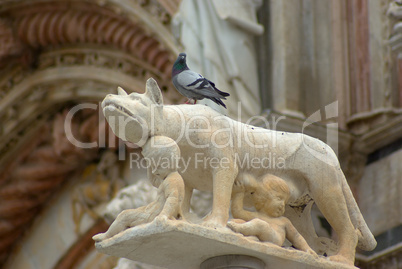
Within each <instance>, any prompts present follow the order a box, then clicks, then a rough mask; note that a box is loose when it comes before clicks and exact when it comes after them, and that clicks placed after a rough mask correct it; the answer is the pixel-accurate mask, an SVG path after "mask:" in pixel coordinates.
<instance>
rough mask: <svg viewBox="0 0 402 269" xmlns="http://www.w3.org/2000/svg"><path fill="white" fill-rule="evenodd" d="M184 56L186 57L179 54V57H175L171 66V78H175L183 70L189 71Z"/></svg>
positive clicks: (183, 54)
mask: <svg viewBox="0 0 402 269" xmlns="http://www.w3.org/2000/svg"><path fill="white" fill-rule="evenodd" d="M186 56H187V55H186V54H185V53H180V54H179V56H178V57H177V59H176V61H175V62H174V64H173V68H172V77H174V76H176V75H177V74H180V73H181V72H182V71H184V70H189V68H188V67H187V63H186Z"/></svg>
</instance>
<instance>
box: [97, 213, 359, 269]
mask: <svg viewBox="0 0 402 269" xmlns="http://www.w3.org/2000/svg"><path fill="white" fill-rule="evenodd" d="M96 248H97V250H98V251H100V252H102V253H106V254H109V255H113V256H117V257H124V258H128V259H131V260H136V261H140V262H144V263H148V264H152V265H156V266H162V267H166V268H175V269H179V268H183V269H191V268H199V266H200V264H201V263H202V262H203V261H205V260H206V259H208V258H211V257H215V256H221V255H228V254H242V255H248V256H252V257H256V258H259V259H261V260H263V261H264V262H265V264H266V266H267V268H284V269H286V268H306V269H307V268H309V269H310V268H328V269H329V268H334V269H335V268H337V269H338V268H339V269H342V268H345V269H347V268H348V269H351V268H355V267H353V266H348V265H345V264H341V263H336V262H332V261H329V260H328V259H327V258H325V257H322V256H321V257H319V258H314V257H313V256H312V255H310V254H308V253H305V252H302V251H298V250H295V249H286V248H282V247H278V246H276V245H273V244H270V243H260V242H256V241H255V240H253V239H248V238H246V237H244V236H241V235H238V234H235V233H233V232H232V231H230V230H229V229H227V228H221V229H213V228H207V227H203V226H200V225H196V224H189V223H186V222H183V221H169V220H168V221H166V222H159V221H154V222H151V223H149V224H145V225H140V226H136V227H134V228H130V229H127V230H125V231H124V232H122V233H120V234H117V235H115V236H114V237H112V238H109V239H106V240H104V241H101V242H98V243H96Z"/></svg>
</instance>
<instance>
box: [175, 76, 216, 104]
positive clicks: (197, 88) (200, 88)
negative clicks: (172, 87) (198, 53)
mask: <svg viewBox="0 0 402 269" xmlns="http://www.w3.org/2000/svg"><path fill="white" fill-rule="evenodd" d="M177 82H178V84H179V85H180V86H182V87H183V88H185V89H186V90H188V91H191V92H192V93H194V94H197V95H200V96H203V97H216V98H222V96H221V95H220V94H219V93H217V92H216V91H215V90H214V88H213V87H212V85H211V84H210V83H209V81H208V80H207V79H206V78H204V77H203V76H201V75H200V74H198V73H196V72H193V71H191V70H186V71H183V72H181V73H180V74H179V75H177Z"/></svg>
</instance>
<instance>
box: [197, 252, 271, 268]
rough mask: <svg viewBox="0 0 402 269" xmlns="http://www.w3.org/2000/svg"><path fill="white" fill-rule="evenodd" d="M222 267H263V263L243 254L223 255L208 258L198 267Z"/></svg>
mask: <svg viewBox="0 0 402 269" xmlns="http://www.w3.org/2000/svg"><path fill="white" fill-rule="evenodd" d="M223 268H244V269H264V268H265V263H264V262H263V261H261V260H260V259H257V258H254V257H250V256H245V255H223V256H218V257H213V258H209V259H208V260H206V261H204V262H203V263H201V266H200V269H223Z"/></svg>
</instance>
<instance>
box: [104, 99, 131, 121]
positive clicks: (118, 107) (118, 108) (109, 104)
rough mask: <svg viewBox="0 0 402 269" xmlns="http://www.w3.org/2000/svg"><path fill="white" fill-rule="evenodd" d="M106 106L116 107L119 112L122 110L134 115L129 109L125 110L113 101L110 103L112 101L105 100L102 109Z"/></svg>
mask: <svg viewBox="0 0 402 269" xmlns="http://www.w3.org/2000/svg"><path fill="white" fill-rule="evenodd" d="M106 108H109V109H110V108H113V109H117V110H119V111H120V112H123V113H125V114H127V115H129V116H130V117H134V114H133V113H131V112H130V111H129V110H127V109H126V108H124V107H123V106H120V105H116V104H115V103H112V102H110V101H106V102H105V103H104V105H103V109H106Z"/></svg>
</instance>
